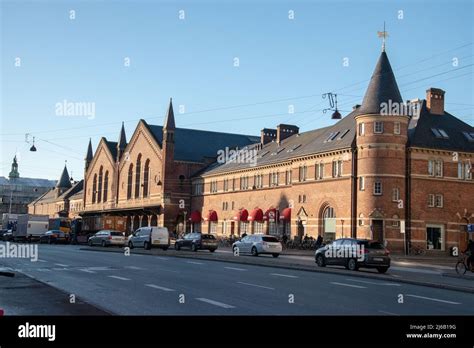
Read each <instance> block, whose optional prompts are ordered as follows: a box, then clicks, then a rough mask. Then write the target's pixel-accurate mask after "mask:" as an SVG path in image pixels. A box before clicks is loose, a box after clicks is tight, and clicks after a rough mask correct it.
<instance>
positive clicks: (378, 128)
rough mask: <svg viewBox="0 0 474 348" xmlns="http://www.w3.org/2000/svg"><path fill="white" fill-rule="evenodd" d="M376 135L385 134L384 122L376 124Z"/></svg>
mask: <svg viewBox="0 0 474 348" xmlns="http://www.w3.org/2000/svg"><path fill="white" fill-rule="evenodd" d="M374 133H375V134H381V133H383V122H382V121H376V122H374Z"/></svg>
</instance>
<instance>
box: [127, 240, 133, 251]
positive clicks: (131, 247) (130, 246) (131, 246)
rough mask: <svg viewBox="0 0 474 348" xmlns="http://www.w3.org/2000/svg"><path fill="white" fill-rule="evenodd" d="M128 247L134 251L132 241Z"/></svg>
mask: <svg viewBox="0 0 474 348" xmlns="http://www.w3.org/2000/svg"><path fill="white" fill-rule="evenodd" d="M128 247H129V248H130V249H133V243H132V241H130V242H128Z"/></svg>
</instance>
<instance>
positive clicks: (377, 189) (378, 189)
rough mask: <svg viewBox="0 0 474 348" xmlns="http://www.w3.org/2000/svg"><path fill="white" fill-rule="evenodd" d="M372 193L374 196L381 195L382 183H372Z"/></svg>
mask: <svg viewBox="0 0 474 348" xmlns="http://www.w3.org/2000/svg"><path fill="white" fill-rule="evenodd" d="M374 195H376V196H381V195H382V183H381V182H380V181H376V182H375V183H374Z"/></svg>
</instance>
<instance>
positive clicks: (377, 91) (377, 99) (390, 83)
mask: <svg viewBox="0 0 474 348" xmlns="http://www.w3.org/2000/svg"><path fill="white" fill-rule="evenodd" d="M389 100H391V102H392V103H402V102H403V100H402V97H401V95H400V90H399V89H398V85H397V81H396V80H395V75H394V74H393V71H392V67H391V66H390V62H389V60H388V56H387V53H385V51H383V52H382V54H381V55H380V57H379V60H378V62H377V65H376V66H375V69H374V72H373V74H372V78H371V79H370V83H369V86H368V87H367V91H366V92H365V96H364V100H363V101H362V106H361V107H360V108H359V109H358V110H357V115H361V114H380V109H381V106H380V105H381V104H382V103H388V102H389Z"/></svg>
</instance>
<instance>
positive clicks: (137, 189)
mask: <svg viewBox="0 0 474 348" xmlns="http://www.w3.org/2000/svg"><path fill="white" fill-rule="evenodd" d="M141 170H142V154H139V155H138V157H137V164H136V168H135V198H138V197H140V179H141V178H140V174H141Z"/></svg>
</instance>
